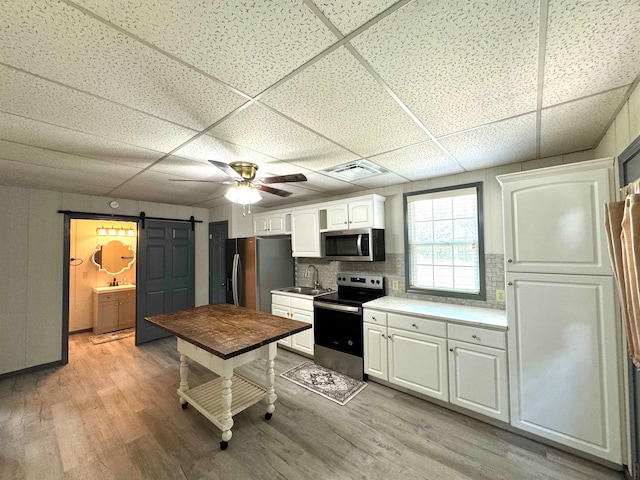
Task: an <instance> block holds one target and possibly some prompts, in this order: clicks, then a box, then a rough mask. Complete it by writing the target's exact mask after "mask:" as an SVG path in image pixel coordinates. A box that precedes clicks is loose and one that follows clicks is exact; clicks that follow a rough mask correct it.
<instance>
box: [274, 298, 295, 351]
mask: <svg viewBox="0 0 640 480" xmlns="http://www.w3.org/2000/svg"><path fill="white" fill-rule="evenodd" d="M271 315H276V316H278V317H284V318H291V317H290V315H291V309H290V308H288V307H283V306H280V305H274V304H271ZM278 343H279V344H280V345H286V346H287V347H290V346H291V336H289V337H285V338H281V339H280V340H278Z"/></svg>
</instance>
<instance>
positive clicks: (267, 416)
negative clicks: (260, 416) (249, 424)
mask: <svg viewBox="0 0 640 480" xmlns="http://www.w3.org/2000/svg"><path fill="white" fill-rule="evenodd" d="M272 416H273V413H265V414H264V418H266V419H267V420H271V417H272Z"/></svg>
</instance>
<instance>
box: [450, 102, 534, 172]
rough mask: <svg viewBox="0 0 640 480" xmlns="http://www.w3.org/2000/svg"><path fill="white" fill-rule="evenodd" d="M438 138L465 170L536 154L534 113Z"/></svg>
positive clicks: (509, 161) (522, 158) (517, 159)
mask: <svg viewBox="0 0 640 480" xmlns="http://www.w3.org/2000/svg"><path fill="white" fill-rule="evenodd" d="M439 141H440V143H441V144H442V146H443V147H444V148H446V149H447V150H448V151H449V153H451V154H452V155H453V156H454V157H455V158H456V160H458V161H459V162H460V163H461V164H462V166H463V167H464V168H465V169H466V170H477V169H480V168H490V167H495V166H497V165H504V164H505V163H513V162H521V161H525V160H531V159H532V158H535V157H536V114H535V113H530V114H527V115H523V116H521V117H516V118H512V119H510V120H505V121H502V122H497V123H492V124H490V125H485V126H484V127H479V128H475V129H473V130H468V131H466V132H463V133H458V134H455V135H451V136H447V137H443V138H440V139H439Z"/></svg>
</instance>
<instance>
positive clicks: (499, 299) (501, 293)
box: [496, 290, 505, 303]
mask: <svg viewBox="0 0 640 480" xmlns="http://www.w3.org/2000/svg"><path fill="white" fill-rule="evenodd" d="M504 301H505V300H504V290H496V302H500V303H504Z"/></svg>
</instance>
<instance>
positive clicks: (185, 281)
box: [136, 220, 195, 345]
mask: <svg viewBox="0 0 640 480" xmlns="http://www.w3.org/2000/svg"><path fill="white" fill-rule="evenodd" d="M145 223H146V225H145V228H142V229H140V230H139V232H140V235H139V242H140V243H139V245H138V273H137V282H138V301H137V307H138V308H137V314H136V345H138V344H141V343H144V342H149V341H151V340H156V339H158V338H163V337H167V336H169V335H170V334H169V333H167V331H166V330H163V329H161V328H159V327H156V326H155V325H153V324H151V323H149V322H147V321H146V320H145V319H144V317H150V316H153V315H161V314H163V313H172V312H176V311H178V310H184V309H186V308H191V307H193V306H194V305H195V236H194V232H192V231H191V224H190V223H186V222H171V221H164V220H147V221H146V222H145Z"/></svg>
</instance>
